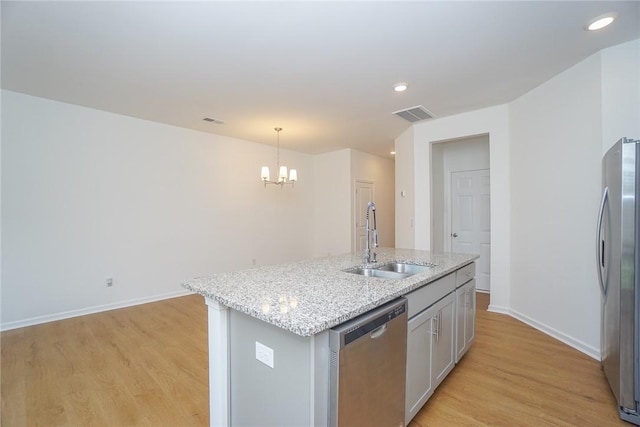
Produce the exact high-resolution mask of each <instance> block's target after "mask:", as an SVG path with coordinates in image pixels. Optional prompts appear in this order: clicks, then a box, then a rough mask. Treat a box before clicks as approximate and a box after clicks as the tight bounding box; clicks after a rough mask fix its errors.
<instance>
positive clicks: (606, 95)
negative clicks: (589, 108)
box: [601, 39, 640, 154]
mask: <svg viewBox="0 0 640 427" xmlns="http://www.w3.org/2000/svg"><path fill="white" fill-rule="evenodd" d="M601 58H602V61H601V62H602V154H604V153H606V152H607V150H609V148H611V146H613V144H615V143H616V141H617V140H618V139H620V138H622V137H628V138H633V139H640V39H638V40H632V41H630V42H627V43H623V44H620V45H618V46H614V47H611V48H609V49H605V50H603V51H602V52H601Z"/></svg>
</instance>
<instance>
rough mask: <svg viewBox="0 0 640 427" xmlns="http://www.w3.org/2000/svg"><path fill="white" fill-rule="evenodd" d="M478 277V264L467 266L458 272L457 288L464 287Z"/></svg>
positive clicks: (473, 263)
mask: <svg viewBox="0 0 640 427" xmlns="http://www.w3.org/2000/svg"><path fill="white" fill-rule="evenodd" d="M475 275H476V263H475V262H472V263H471V264H468V265H465V266H464V267H462V268H461V269H459V270H458V271H456V288H457V287H459V286H462V285H464V284H465V283H467V282H468V281H469V280H471V279H473V278H474V277H475Z"/></svg>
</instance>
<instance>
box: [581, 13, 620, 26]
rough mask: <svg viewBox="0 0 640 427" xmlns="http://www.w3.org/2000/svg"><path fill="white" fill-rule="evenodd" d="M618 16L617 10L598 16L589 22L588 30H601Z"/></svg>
mask: <svg viewBox="0 0 640 427" xmlns="http://www.w3.org/2000/svg"><path fill="white" fill-rule="evenodd" d="M617 16H618V14H617V13H615V12H609V13H605V14H604V15H600V16H596V17H595V18H593V19H592V20H591V21H589V23H588V24H587V30H589V31H596V30H600V29H602V28H604V27H606V26H607V25H609V24H611V23H612V22H613V21H614V20H615V19H616V17H617Z"/></svg>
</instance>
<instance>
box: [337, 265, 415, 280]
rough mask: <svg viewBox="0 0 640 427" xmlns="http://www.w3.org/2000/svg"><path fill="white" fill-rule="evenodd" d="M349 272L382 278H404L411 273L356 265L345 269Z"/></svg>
mask: <svg viewBox="0 0 640 427" xmlns="http://www.w3.org/2000/svg"><path fill="white" fill-rule="evenodd" d="M345 272H347V273H353V274H359V275H361V276H366V277H379V278H381V279H404V278H405V277H409V276H410V274H405V273H399V272H396V271H390V270H379V269H377V268H366V267H356V268H350V269H348V270H345Z"/></svg>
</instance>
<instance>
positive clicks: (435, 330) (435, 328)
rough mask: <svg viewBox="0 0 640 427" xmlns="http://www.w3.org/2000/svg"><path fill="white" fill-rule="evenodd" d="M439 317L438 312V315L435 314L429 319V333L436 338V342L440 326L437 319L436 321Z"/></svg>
mask: <svg viewBox="0 0 640 427" xmlns="http://www.w3.org/2000/svg"><path fill="white" fill-rule="evenodd" d="M439 315H440V312H438V314H436V315H435V316H433V317H432V318H431V333H432V334H433V335H434V336H435V337H436V341H438V335H439V331H438V329H439V328H440V325H439V323H438V322H439V319H438V317H439ZM434 325H435V326H434Z"/></svg>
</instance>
